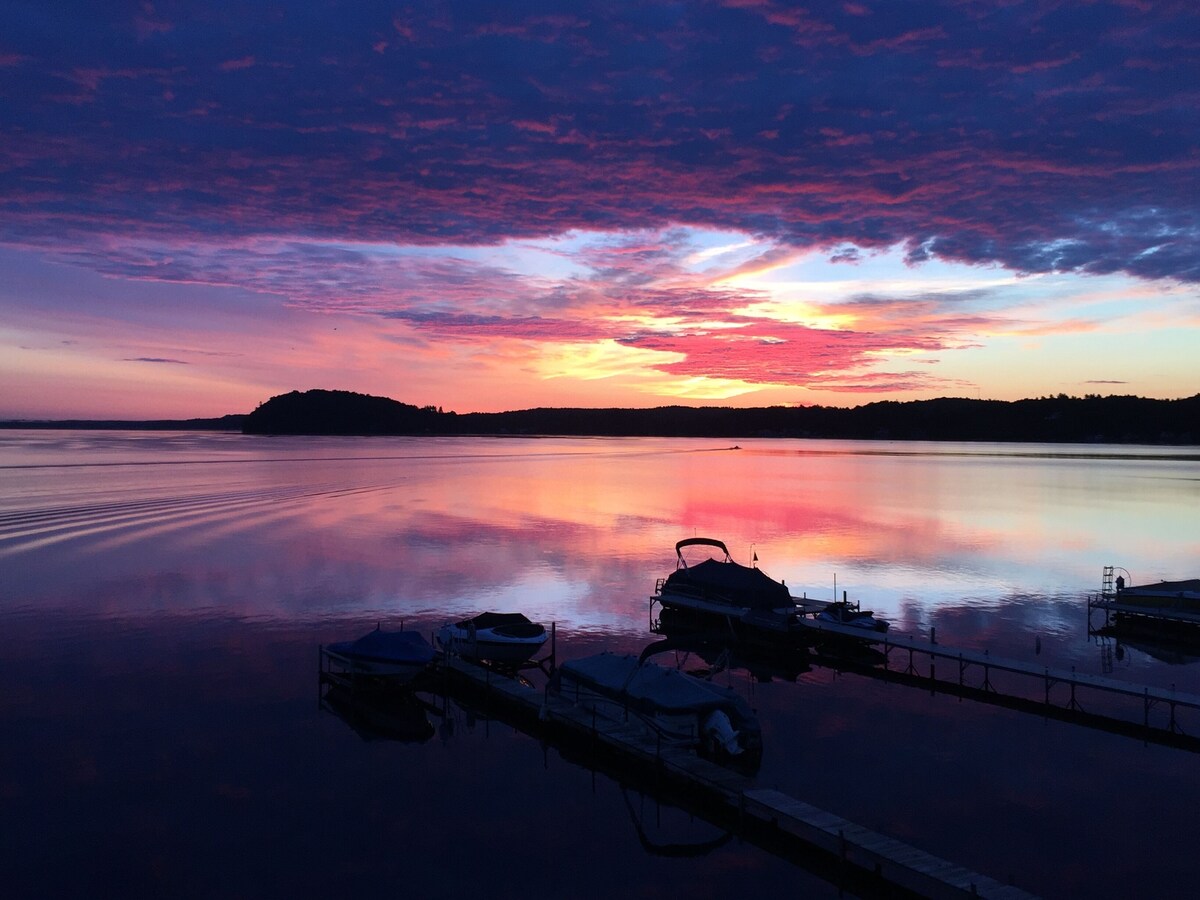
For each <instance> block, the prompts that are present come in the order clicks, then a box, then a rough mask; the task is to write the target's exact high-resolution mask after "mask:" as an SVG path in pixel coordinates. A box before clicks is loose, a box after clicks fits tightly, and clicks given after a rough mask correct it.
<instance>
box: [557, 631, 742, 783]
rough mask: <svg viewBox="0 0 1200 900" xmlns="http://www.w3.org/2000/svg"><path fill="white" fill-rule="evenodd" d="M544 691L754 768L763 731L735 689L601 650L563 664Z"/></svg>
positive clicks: (709, 754) (720, 759)
mask: <svg viewBox="0 0 1200 900" xmlns="http://www.w3.org/2000/svg"><path fill="white" fill-rule="evenodd" d="M548 691H549V692H550V693H551V694H553V695H556V696H558V697H560V698H561V699H563V700H566V701H568V702H571V703H574V704H576V705H578V706H581V707H583V708H585V709H588V710H591V711H593V712H595V713H596V714H597V715H601V716H604V717H605V718H608V719H610V720H616V721H626V720H628V718H629V716H630V715H631V714H632V715H633V716H635V717H637V718H638V719H639V720H640V721H641V722H642V723H644V724H645V725H646V726H647V729H648V731H649V732H650V733H651V734H652V735H655V736H656V737H660V738H662V739H663V740H664V741H668V742H671V743H676V744H679V745H682V746H687V747H692V748H695V749H696V750H697V751H698V752H699V753H701V754H702V755H704V756H707V757H710V758H711V759H713V760H714V761H716V762H721V763H725V764H730V765H736V766H738V767H739V768H750V769H757V767H758V764H759V762H760V761H761V758H762V730H761V729H760V727H759V724H758V719H757V717H756V716H755V715H754V712H753V710H751V709H750V705H749V704H748V703H747V702H746V701H745V700H744V699H743V698H742V697H741V696H740V695H739V694H738V693H737V692H736V691H734V690H732V689H730V688H726V687H722V686H721V685H717V684H713V683H712V682H709V681H703V680H701V679H699V678H695V677H693V676H691V675H688V674H687V673H686V672H681V671H679V670H678V669H668V668H664V667H663V666H658V665H655V664H654V663H650V662H641V661H640V660H639V659H638V657H636V656H633V655H630V654H626V655H618V654H614V653H609V652H605V653H600V654H597V655H595V656H588V657H584V658H583V659H574V660H570V661H568V662H565V663H563V664H562V665H561V666H559V668H558V669H557V670H556V671H555V674H554V676H553V678H552V679H551V681H550V684H549V685H548Z"/></svg>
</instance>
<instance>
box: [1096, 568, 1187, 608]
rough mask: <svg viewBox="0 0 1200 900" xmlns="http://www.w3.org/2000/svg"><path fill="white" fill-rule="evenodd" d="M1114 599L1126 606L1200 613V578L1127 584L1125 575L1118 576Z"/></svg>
mask: <svg viewBox="0 0 1200 900" xmlns="http://www.w3.org/2000/svg"><path fill="white" fill-rule="evenodd" d="M1114 599H1115V602H1117V603H1120V604H1123V605H1125V606H1140V607H1148V608H1155V609H1170V610H1175V611H1178V612H1188V613H1200V578H1190V579H1187V580H1185V581H1159V582H1157V583H1155V584H1141V585H1127V584H1125V579H1124V577H1123V576H1117V580H1116V596H1115V598H1114Z"/></svg>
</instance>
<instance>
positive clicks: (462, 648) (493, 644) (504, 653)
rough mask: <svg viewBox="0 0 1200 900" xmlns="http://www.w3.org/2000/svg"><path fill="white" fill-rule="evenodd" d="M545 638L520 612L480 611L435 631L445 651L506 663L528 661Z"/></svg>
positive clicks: (474, 658) (540, 628)
mask: <svg viewBox="0 0 1200 900" xmlns="http://www.w3.org/2000/svg"><path fill="white" fill-rule="evenodd" d="M547 638H548V635H547V634H546V629H545V628H544V627H543V626H541V625H539V624H537V623H536V622H530V621H529V619H527V618H525V616H523V615H521V614H520V613H481V614H480V615H478V616H475V617H474V618H472V619H464V620H463V621H461V622H455V623H453V624H447V625H443V626H442V627H441V628H440V629H438V633H437V642H438V646H439V647H441V648H442V649H443V650H444V651H446V652H447V653H452V654H454V655H455V656H461V657H462V658H463V659H469V660H476V661H486V662H491V663H498V664H500V665H508V666H513V665H520V664H521V663H524V662H527V661H529V660H530V659H531V658H532V657H533V656H534V654H535V653H537V652H538V651H539V650H540V649H541V648H542V646H543V645H544V644H545V643H546V640H547Z"/></svg>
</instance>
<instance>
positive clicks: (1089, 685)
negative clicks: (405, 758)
mask: <svg viewBox="0 0 1200 900" xmlns="http://www.w3.org/2000/svg"><path fill="white" fill-rule="evenodd" d="M800 624H801V626H802V627H803V628H804V629H805V630H807V631H809V632H810V633H811V635H812V636H813V637H814V638H815V639H819V638H821V637H822V635H826V636H833V637H836V638H843V639H844V638H853V639H855V640H857V641H859V642H862V643H864V644H869V645H870V646H872V647H874V648H875V649H876V650H878V651H879V652H880V653H881V654H882V655H883V667H884V668H885V669H889V668H891V666H892V657H893V655H899V656H901V657H903V656H904V654H907V660H905V661H904V664H903V668H902V669H900V671H901V672H904V673H906V674H913V675H922V674H927V676H928V678H929V679H930V680H937V668H936V664H937V662H938V661H939V660H942V661H946V662H949V663H951V664H952V666H951V668H952V670H956V671H957V673H958V674H957V683H958V685H959V686H967V685H968V684H969V681H968V676H967V673H968V671H970V670H972V669H974V670H976V671H977V672H978V673H979V676H980V678H979V681H978V684H977V685H975V686H977V687H978V688H980V689H982V690H984V691H988V692H995V691H996V688H995V687H994V686H993V685H992V683H991V677H992V674H993V673H994V672H1008V673H1012V674H1016V675H1019V676H1022V677H1024V678H1028V679H1033V681H1034V683H1035V684H1040V687H1041V689H1042V698H1041V700H1042V703H1043V704H1044V705H1045V706H1048V707H1049V706H1058V707H1060V708H1065V709H1069V710H1081V709H1082V704H1081V698H1080V695H1081V693H1082V692H1089V691H1090V692H1094V693H1098V694H1107V695H1110V696H1116V697H1124V698H1128V699H1133V700H1136V701H1137V703H1138V704H1139V705H1140V707H1141V710H1142V723H1141V724H1142V725H1143V726H1144V727H1151V713H1152V711H1153V710H1154V709H1156V708H1161V709H1164V710H1166V722H1165V723H1164V725H1163V726H1162V727H1163V728H1164V729H1165V730H1167V731H1168V732H1171V733H1175V734H1178V733H1182V726H1181V723H1180V720H1179V716H1178V712H1179V710H1181V709H1190V710H1200V695H1198V694H1192V693H1188V692H1185V691H1178V690H1175V689H1174V688H1163V687H1155V686H1152V685H1143V684H1134V683H1131V682H1128V681H1121V680H1120V679H1117V678H1109V677H1106V676H1103V675H1088V674H1084V673H1080V672H1076V671H1075V669H1074V668H1073V667H1072V668H1071V669H1061V668H1054V667H1050V666H1042V665H1037V664H1036V663H1031V662H1027V661H1024V660H1016V659H1005V658H1004V657H999V656H992V655H991V654H990V653H988V652H987V651H986V650H970V649H964V648H958V647H943V646H942V645H940V644H937V643H936V642H934V640H932V639H920V638H915V637H910V636H908V635H898V634H891V633H887V632H884V633H879V634H875V633H871V632H864V631H863V630H862V629H861V628H853V627H850V626H845V625H832V624H829V623H824V622H820V621H817V620H810V619H801V620H800ZM918 658H924V659H925V660H926V661H927V663H928V668H927V670H926V673H922V672H920V671H919V670H918V668H917V665H916V660H917V659H918ZM940 680H941V681H942V682H947V681H949V679H944V678H943V679H940ZM1056 689H1057V690H1056ZM1064 692H1065V694H1066V696H1065V697H1063V698H1061V699H1058V696H1057V695H1061V694H1063V693H1064Z"/></svg>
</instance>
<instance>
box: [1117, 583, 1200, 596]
mask: <svg viewBox="0 0 1200 900" xmlns="http://www.w3.org/2000/svg"><path fill="white" fill-rule="evenodd" d="M1117 594H1118V595H1120V594H1143V595H1146V596H1153V597H1179V598H1192V599H1195V598H1200V578H1189V579H1188V580H1187V581H1160V582H1158V583H1157V584H1139V585H1135V586H1133V587H1126V588H1122V589H1121V590H1119V591H1117Z"/></svg>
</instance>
